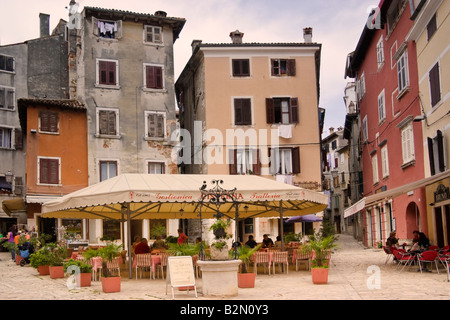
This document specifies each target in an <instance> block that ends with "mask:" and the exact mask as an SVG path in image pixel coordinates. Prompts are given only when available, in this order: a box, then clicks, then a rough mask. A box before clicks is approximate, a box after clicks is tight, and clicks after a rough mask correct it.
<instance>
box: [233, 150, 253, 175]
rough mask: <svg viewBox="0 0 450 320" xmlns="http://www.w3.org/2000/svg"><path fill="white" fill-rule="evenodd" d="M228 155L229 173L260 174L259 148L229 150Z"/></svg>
mask: <svg viewBox="0 0 450 320" xmlns="http://www.w3.org/2000/svg"><path fill="white" fill-rule="evenodd" d="M229 157H230V159H229V166H230V174H232V175H236V174H254V175H260V174H261V159H260V152H259V150H256V149H234V150H229Z"/></svg>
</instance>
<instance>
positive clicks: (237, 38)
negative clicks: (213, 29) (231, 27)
mask: <svg viewBox="0 0 450 320" xmlns="http://www.w3.org/2000/svg"><path fill="white" fill-rule="evenodd" d="M243 37H244V34H243V33H242V32H240V31H239V30H236V31H233V32H231V33H230V38H231V41H233V43H234V44H240V43H242V38H243Z"/></svg>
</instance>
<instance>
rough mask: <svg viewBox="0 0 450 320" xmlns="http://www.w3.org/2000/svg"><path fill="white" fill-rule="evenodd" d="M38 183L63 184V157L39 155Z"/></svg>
mask: <svg viewBox="0 0 450 320" xmlns="http://www.w3.org/2000/svg"><path fill="white" fill-rule="evenodd" d="M38 184H53V185H57V184H61V158H51V157H38Z"/></svg>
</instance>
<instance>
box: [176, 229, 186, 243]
mask: <svg viewBox="0 0 450 320" xmlns="http://www.w3.org/2000/svg"><path fill="white" fill-rule="evenodd" d="M187 240H188V237H187V235H185V234H184V232H183V230H181V229H178V240H177V244H184V243H186V242H187Z"/></svg>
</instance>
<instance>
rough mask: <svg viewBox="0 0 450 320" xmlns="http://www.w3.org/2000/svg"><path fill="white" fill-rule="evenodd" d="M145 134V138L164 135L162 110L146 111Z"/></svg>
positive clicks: (164, 125) (163, 114)
mask: <svg viewBox="0 0 450 320" xmlns="http://www.w3.org/2000/svg"><path fill="white" fill-rule="evenodd" d="M146 118H147V135H146V138H159V139H163V138H165V137H166V134H165V131H166V114H165V113H163V112H146Z"/></svg>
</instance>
